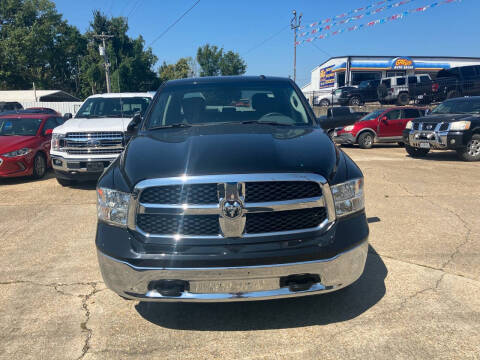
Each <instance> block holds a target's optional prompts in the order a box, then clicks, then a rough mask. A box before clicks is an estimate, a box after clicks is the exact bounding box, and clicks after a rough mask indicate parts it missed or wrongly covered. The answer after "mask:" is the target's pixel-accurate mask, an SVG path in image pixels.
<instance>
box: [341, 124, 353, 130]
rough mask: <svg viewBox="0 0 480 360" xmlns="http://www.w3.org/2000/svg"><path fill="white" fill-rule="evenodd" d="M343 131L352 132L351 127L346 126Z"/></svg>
mask: <svg viewBox="0 0 480 360" xmlns="http://www.w3.org/2000/svg"><path fill="white" fill-rule="evenodd" d="M343 130H345V131H352V130H353V125H348V126H345V127H344V128H343Z"/></svg>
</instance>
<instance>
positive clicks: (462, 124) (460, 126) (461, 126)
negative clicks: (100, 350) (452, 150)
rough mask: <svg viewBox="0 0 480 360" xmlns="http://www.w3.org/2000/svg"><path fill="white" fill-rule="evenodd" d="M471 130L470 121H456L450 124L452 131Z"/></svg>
mask: <svg viewBox="0 0 480 360" xmlns="http://www.w3.org/2000/svg"><path fill="white" fill-rule="evenodd" d="M468 129H470V121H455V122H453V123H451V124H450V130H468Z"/></svg>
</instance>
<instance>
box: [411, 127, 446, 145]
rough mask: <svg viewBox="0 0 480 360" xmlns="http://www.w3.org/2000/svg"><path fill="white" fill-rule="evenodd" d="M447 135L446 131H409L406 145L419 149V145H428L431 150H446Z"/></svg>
mask: <svg viewBox="0 0 480 360" xmlns="http://www.w3.org/2000/svg"><path fill="white" fill-rule="evenodd" d="M447 134H448V131H423V130H411V131H410V133H409V134H408V143H409V145H410V146H413V147H416V148H420V147H421V145H420V144H421V143H428V144H429V145H430V147H431V148H433V149H439V150H441V149H446V148H447V146H448V143H447ZM425 135H426V136H425Z"/></svg>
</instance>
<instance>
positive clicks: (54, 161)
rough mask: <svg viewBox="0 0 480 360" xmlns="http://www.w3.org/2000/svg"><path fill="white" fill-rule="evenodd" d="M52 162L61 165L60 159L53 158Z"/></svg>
mask: <svg viewBox="0 0 480 360" xmlns="http://www.w3.org/2000/svg"><path fill="white" fill-rule="evenodd" d="M53 163H54V164H55V165H57V166H62V160H58V159H53Z"/></svg>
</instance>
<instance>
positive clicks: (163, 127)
mask: <svg viewBox="0 0 480 360" xmlns="http://www.w3.org/2000/svg"><path fill="white" fill-rule="evenodd" d="M192 126H193V125H190V124H185V123H178V124H169V125H161V126H154V127H151V128H148V130H159V129H171V128H187V127H192Z"/></svg>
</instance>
